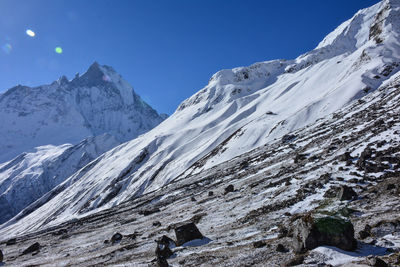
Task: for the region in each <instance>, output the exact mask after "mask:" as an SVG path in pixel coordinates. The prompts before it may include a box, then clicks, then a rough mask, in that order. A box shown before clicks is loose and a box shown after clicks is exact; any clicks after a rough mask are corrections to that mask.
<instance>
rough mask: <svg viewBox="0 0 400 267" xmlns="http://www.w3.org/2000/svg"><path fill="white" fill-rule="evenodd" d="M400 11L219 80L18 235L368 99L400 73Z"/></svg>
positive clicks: (392, 6)
mask: <svg viewBox="0 0 400 267" xmlns="http://www.w3.org/2000/svg"><path fill="white" fill-rule="evenodd" d="M399 12H400V9H399V5H398V1H393V0H386V1H382V2H381V3H378V4H376V5H374V6H372V7H370V8H367V9H364V10H361V11H359V12H358V13H357V14H356V15H355V16H354V17H353V18H351V19H350V20H348V21H346V22H345V23H343V24H342V25H341V26H339V28H338V29H336V30H335V31H334V32H333V33H331V34H330V35H328V36H327V37H326V38H325V39H324V40H323V41H322V42H321V43H320V44H319V45H318V46H317V48H316V49H314V50H313V51H310V52H308V53H306V54H304V55H301V56H300V57H298V58H296V59H294V60H275V61H268V62H260V63H256V64H254V65H251V66H249V67H240V68H235V69H232V70H222V71H220V72H218V73H216V74H215V75H214V76H213V77H212V78H211V80H210V82H209V84H208V85H207V86H206V87H205V88H203V89H202V90H200V91H199V92H198V93H197V94H195V95H194V96H192V97H190V98H189V99H187V100H185V101H184V102H183V103H182V104H181V105H180V106H179V108H178V109H177V110H176V112H175V113H174V114H173V115H172V116H171V117H169V118H168V119H167V120H165V121H164V122H163V123H161V124H160V125H159V126H158V127H156V128H154V129H153V130H151V131H149V132H148V133H146V134H144V135H141V136H139V137H138V138H136V139H134V140H132V141H130V142H127V143H125V144H123V145H120V146H118V147H116V148H115V149H113V150H111V151H109V152H107V153H105V154H104V155H103V156H102V157H101V158H98V159H97V160H96V161H95V162H93V163H91V165H90V166H91V168H90V170H88V171H86V170H85V172H77V173H75V174H73V175H72V176H71V177H69V178H68V179H67V180H66V181H65V182H64V184H63V185H62V186H61V187H58V188H56V189H54V190H55V191H52V192H53V193H54V194H53V197H52V198H51V199H49V198H44V199H39V200H38V203H40V205H37V206H31V209H36V210H35V211H34V212H33V213H31V214H30V215H28V216H26V217H25V218H22V219H21V218H19V219H21V220H20V221H19V222H17V224H16V226H15V228H13V229H14V231H22V232H23V231H26V229H30V230H33V229H37V228H40V227H41V226H44V225H51V224H57V223H60V222H63V221H65V220H68V219H71V218H73V217H80V216H83V215H85V214H88V213H89V212H90V213H92V212H94V211H98V210H100V209H104V208H108V207H112V206H115V205H117V204H120V203H121V202H123V201H125V200H128V199H134V198H137V197H139V196H141V195H143V194H144V193H148V192H153V191H156V190H159V189H160V188H161V187H163V186H165V185H167V184H169V183H170V182H172V181H176V180H179V179H184V178H185V177H189V176H191V175H199V174H201V173H202V172H204V171H206V170H210V169H211V168H213V167H215V166H217V165H218V164H220V163H222V162H225V161H227V160H230V159H232V158H235V157H237V156H239V155H242V154H243V153H245V152H248V151H250V150H252V149H254V148H257V147H260V146H262V145H264V144H268V143H270V142H273V141H274V140H275V141H276V139H278V138H279V139H280V138H281V137H282V136H283V135H285V134H287V133H289V132H291V131H294V130H296V129H299V128H301V127H304V126H306V125H309V124H310V123H313V122H315V121H316V120H318V119H320V118H322V117H324V116H327V115H329V114H332V113H333V112H335V111H337V110H338V109H340V108H343V107H344V106H346V105H348V104H349V103H354V101H355V100H357V99H360V98H362V97H364V96H366V95H367V94H370V93H371V92H373V91H375V90H376V89H377V88H379V87H381V86H382V85H383V84H385V83H386V82H388V81H389V80H390V79H392V78H393V75H394V74H395V73H397V72H398V71H399V70H400V68H399V66H400V62H399V58H400V57H399V54H400V42H399V38H398V34H399V25H400V22H399V20H398V14H399ZM85 106H86V105H85ZM77 195H79V197H77ZM43 203H44V205H43ZM13 222H15V221H13ZM4 229H6V228H4Z"/></svg>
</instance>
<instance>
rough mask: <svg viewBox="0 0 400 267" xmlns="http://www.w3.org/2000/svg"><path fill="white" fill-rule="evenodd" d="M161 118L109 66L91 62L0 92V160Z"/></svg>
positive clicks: (135, 129)
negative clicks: (68, 73) (45, 81)
mask: <svg viewBox="0 0 400 267" xmlns="http://www.w3.org/2000/svg"><path fill="white" fill-rule="evenodd" d="M164 118H165V117H163V116H160V115H159V114H158V113H157V112H156V111H155V110H154V109H152V108H151V107H150V106H149V105H148V104H146V103H145V102H144V101H143V100H142V99H141V98H140V97H139V96H138V95H137V94H136V93H135V92H134V90H133V88H132V86H130V85H129V84H128V83H127V82H126V81H125V80H124V79H122V77H121V76H120V75H118V74H117V73H116V72H115V71H114V70H113V69H112V68H111V67H108V66H100V65H99V64H98V63H96V62H95V63H93V64H92V65H91V66H90V67H89V69H88V70H87V71H86V72H85V73H84V74H83V75H81V76H79V75H78V74H77V75H76V76H75V78H74V79H72V80H71V81H69V80H68V79H67V78H66V77H65V76H63V77H61V78H60V79H59V80H58V81H56V82H53V83H51V84H49V85H44V86H38V87H34V88H31V87H27V86H21V85H18V86H16V87H13V88H11V89H9V90H8V91H6V92H5V93H3V94H1V95H0V125H1V127H0V137H1V138H0V151H1V153H0V163H3V162H5V161H8V160H11V159H12V158H13V157H16V156H17V155H19V154H20V153H23V152H28V151H32V149H33V148H34V147H38V146H43V145H49V144H51V145H54V146H58V145H62V144H66V143H70V144H77V143H79V142H80V141H82V140H83V139H85V138H87V137H89V136H98V135H102V134H104V133H108V134H111V135H113V136H114V137H115V138H116V139H117V140H118V141H120V142H124V141H128V140H131V139H133V138H135V137H137V136H138V135H140V134H143V133H145V132H147V131H148V130H150V129H152V128H153V127H154V126H156V125H158V124H159V123H160V122H161V121H162V120H163V119H164Z"/></svg>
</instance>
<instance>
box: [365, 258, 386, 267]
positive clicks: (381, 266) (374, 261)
mask: <svg viewBox="0 0 400 267" xmlns="http://www.w3.org/2000/svg"><path fill="white" fill-rule="evenodd" d="M368 261H369V265H370V266H374V267H388V266H389V265H388V264H387V263H386V262H385V261H384V260H382V259H380V258H378V257H372V258H369V259H368Z"/></svg>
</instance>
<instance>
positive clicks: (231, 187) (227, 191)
mask: <svg viewBox="0 0 400 267" xmlns="http://www.w3.org/2000/svg"><path fill="white" fill-rule="evenodd" d="M234 190H235V188H234V187H233V185H231V184H230V185H228V186H227V187H225V194H228V193H229V192H233V191H234Z"/></svg>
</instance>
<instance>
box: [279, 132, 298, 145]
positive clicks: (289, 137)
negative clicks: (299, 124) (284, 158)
mask: <svg viewBox="0 0 400 267" xmlns="http://www.w3.org/2000/svg"><path fill="white" fill-rule="evenodd" d="M296 137H297V136H296V135H294V134H286V135H284V136H283V137H282V139H281V141H282V144H287V143H290V142H292V141H293V140H295V139H296Z"/></svg>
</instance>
